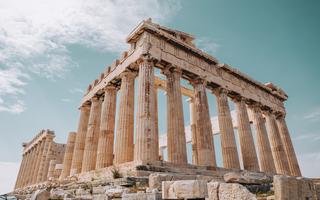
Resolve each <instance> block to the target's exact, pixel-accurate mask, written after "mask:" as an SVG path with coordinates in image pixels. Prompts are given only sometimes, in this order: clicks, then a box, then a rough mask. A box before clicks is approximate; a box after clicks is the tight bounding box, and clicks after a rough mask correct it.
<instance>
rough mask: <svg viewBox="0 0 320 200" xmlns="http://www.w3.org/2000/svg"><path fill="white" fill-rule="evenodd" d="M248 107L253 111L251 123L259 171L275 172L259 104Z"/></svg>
mask: <svg viewBox="0 0 320 200" xmlns="http://www.w3.org/2000/svg"><path fill="white" fill-rule="evenodd" d="M249 107H250V108H251V111H252V113H253V124H254V127H255V133H256V140H257V147H258V154H259V156H258V158H259V165H260V171H262V172H269V173H276V169H275V166H274V161H273V157H272V152H271V147H270V142H269V138H268V133H267V129H266V125H265V119H264V118H263V116H262V111H261V108H260V105H258V104H252V105H250V106H249Z"/></svg>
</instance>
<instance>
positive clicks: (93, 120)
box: [81, 97, 102, 172]
mask: <svg viewBox="0 0 320 200" xmlns="http://www.w3.org/2000/svg"><path fill="white" fill-rule="evenodd" d="M91 102H92V105H91V109H90V116H89V122H88V130H87V134H86V141H85V147H84V152H83V161H82V169H81V170H82V172H87V171H91V170H94V169H95V167H96V158H97V147H98V140H99V132H100V116H101V103H102V102H101V99H100V98H98V97H93V98H92V100H91Z"/></svg>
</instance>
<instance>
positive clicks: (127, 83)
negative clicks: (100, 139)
mask: <svg viewBox="0 0 320 200" xmlns="http://www.w3.org/2000/svg"><path fill="white" fill-rule="evenodd" d="M135 76H136V74H135V73H134V72H130V71H126V72H123V73H122V74H121V87H120V103H119V112H118V119H117V120H118V121H117V131H116V143H115V152H114V163H115V164H121V163H125V162H129V161H133V151H134V150H133V148H134V146H133V132H134V126H133V123H134V80H135Z"/></svg>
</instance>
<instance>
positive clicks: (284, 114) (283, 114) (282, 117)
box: [274, 111, 286, 119]
mask: <svg viewBox="0 0 320 200" xmlns="http://www.w3.org/2000/svg"><path fill="white" fill-rule="evenodd" d="M274 113H275V115H276V119H284V118H285V117H286V113H285V112H280V111H277V112H274Z"/></svg>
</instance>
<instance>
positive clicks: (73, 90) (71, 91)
mask: <svg viewBox="0 0 320 200" xmlns="http://www.w3.org/2000/svg"><path fill="white" fill-rule="evenodd" d="M69 92H70V93H72V94H74V93H81V94H83V93H84V90H83V89H81V88H72V89H70V90H69Z"/></svg>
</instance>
